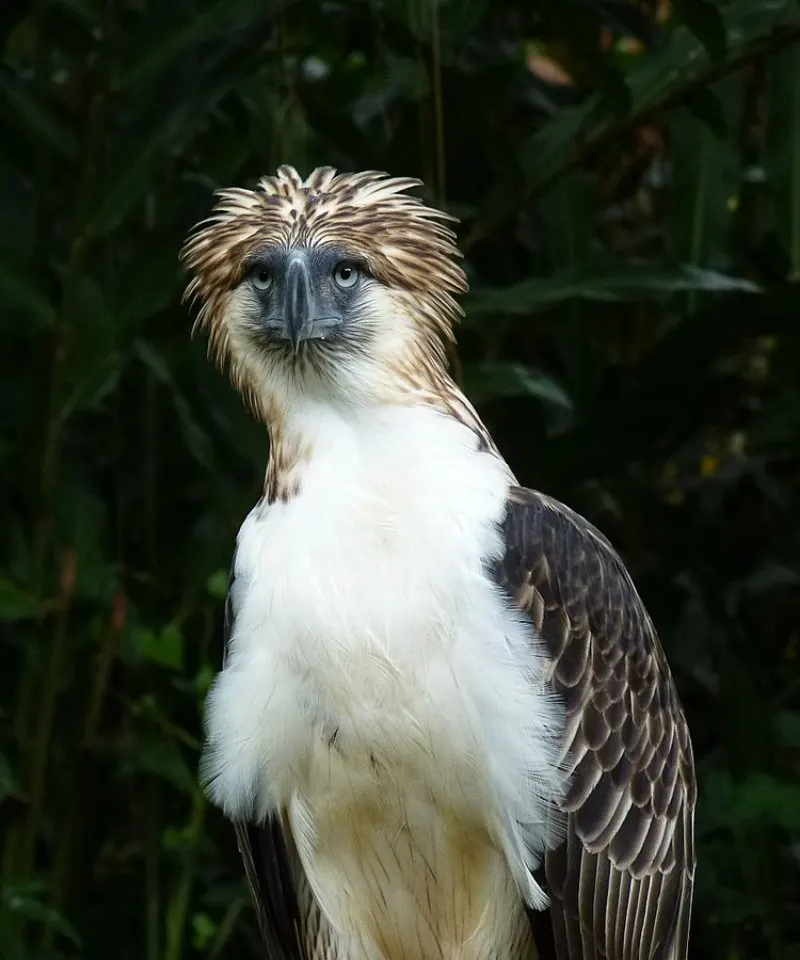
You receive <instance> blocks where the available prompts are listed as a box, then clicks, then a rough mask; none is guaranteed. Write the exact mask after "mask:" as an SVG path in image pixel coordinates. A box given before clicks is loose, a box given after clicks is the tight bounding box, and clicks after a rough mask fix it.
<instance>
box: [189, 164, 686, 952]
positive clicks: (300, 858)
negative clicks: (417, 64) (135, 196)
mask: <svg viewBox="0 0 800 960" xmlns="http://www.w3.org/2000/svg"><path fill="white" fill-rule="evenodd" d="M418 185H419V183H418V181H416V180H411V179H406V178H391V177H388V176H387V175H385V174H381V173H376V172H364V173H355V174H337V173H336V171H335V170H333V169H330V168H327V167H325V168H319V169H317V170H315V171H313V173H311V175H310V176H309V177H308V178H307V179H306V180H303V179H301V177H300V176H299V175H298V174H297V172H296V171H295V170H294V169H293V168H292V167H288V166H283V167H281V168H280V169H279V170H278V171H277V174H276V175H275V176H269V177H265V178H263V179H262V180H261V181H260V182H259V184H258V187H257V189H256V190H253V191H251V190H244V189H229V190H223V191H221V193H220V194H219V198H218V203H217V205H216V207H215V208H214V210H213V213H212V215H211V217H210V218H209V219H208V220H206V221H204V222H202V223H200V224H199V225H198V227H197V228H196V229H195V231H194V232H193V233H192V235H191V236H190V238H189V240H188V241H187V244H186V246H185V248H184V250H183V252H182V257H183V259H184V261H185V264H186V266H187V268H188V270H189V271H190V273H191V275H192V276H191V280H190V282H189V284H188V287H187V291H186V294H187V297H188V298H189V299H192V300H197V301H199V303H200V304H201V307H200V311H199V314H198V318H197V326H199V327H201V328H204V329H205V330H207V331H208V333H209V338H210V348H211V350H212V351H213V353H214V354H215V355H216V357H217V358H218V359H219V360H220V361H221V362H222V363H223V364H224V365H226V366H227V367H228V369H229V370H230V373H231V376H232V379H233V383H234V384H235V386H236V387H237V389H238V390H239V391H240V392H241V393H242V394H243V396H244V397H245V398H246V400H247V402H248V404H249V405H250V406H251V407H252V409H253V410H254V411H255V413H256V415H257V416H258V417H260V418H261V419H262V420H263V422H264V423H265V424H266V427H267V430H268V432H269V440H270V446H269V462H268V465H267V470H266V479H265V484H264V494H263V497H262V499H261V500H260V501H259V502H258V503H257V504H256V506H255V507H254V508H253V510H252V511H251V512H250V514H249V515H248V517H247V518H246V519H245V521H244V523H243V525H242V527H241V530H240V531H239V536H238V540H237V547H236V553H235V556H234V560H233V564H232V569H231V584H230V591H229V594H228V601H227V605H226V617H225V634H226V635H225V657H224V663H223V668H222V670H221V672H220V673H219V675H218V676H217V677H216V679H215V681H214V684H213V686H212V689H211V691H210V694H209V699H208V704H207V715H206V730H207V742H206V747H205V751H204V756H203V766H202V774H203V777H204V781H205V783H206V789H207V790H208V792H209V795H210V797H211V799H212V800H213V801H214V803H216V804H218V805H219V806H220V807H221V808H222V810H223V811H224V813H225V814H226V816H227V817H229V818H230V819H231V820H232V821H233V822H234V825H235V829H236V834H237V837H238V843H239V849H240V851H241V854H242V857H243V860H244V865H245V869H246V873H247V877H248V879H249V882H250V885H251V887H252V892H253V896H254V900H255V904H256V908H257V911H258V917H259V925H260V929H261V933H262V935H263V938H264V941H265V944H266V947H267V955H268V956H269V957H271V958H273V960H439V958H441V960H489V958H497V960H529V958H533V957H535V956H538V957H539V958H540V960H550V958H553V960H600V958H606V960H634V958H636V960H639V958H642V960H645V958H647V960H681V958H685V957H686V955H687V940H688V931H689V920H690V913H691V901H692V885H693V877H694V869H695V854H694V842H693V815H694V805H695V796H696V786H695V779H694V765H693V760H692V749H691V743H690V738H689V733H688V730H687V726H686V722H685V719H684V715H683V712H682V709H681V705H680V702H679V699H678V694H677V692H676V689H675V685H674V683H673V680H672V677H671V675H670V671H669V667H668V665H667V662H666V659H665V656H664V653H663V650H662V647H661V644H660V642H659V640H658V637H657V635H656V632H655V629H654V627H653V624H652V622H651V620H650V617H649V616H648V614H647V612H646V610H645V608H644V606H643V604H642V601H641V599H640V598H639V595H638V594H637V592H636V589H635V587H634V585H633V582H632V581H631V578H630V576H629V575H628V573H627V571H626V569H625V566H624V565H623V563H622V561H621V559H620V558H619V556H618V554H617V553H616V552H615V551H614V549H613V548H612V546H611V545H610V544H609V542H608V540H606V539H605V537H604V536H603V535H602V534H601V533H599V532H598V531H597V530H596V529H595V528H594V527H593V526H592V525H591V524H590V523H588V522H587V521H586V520H584V519H583V518H582V517H580V516H578V515H577V514H576V513H574V512H573V511H572V510H570V509H568V508H567V507H565V506H564V505H562V504H561V503H558V502H557V501H555V500H553V499H551V498H550V497H547V496H545V495H543V494H541V493H537V492H535V491H533V490H529V489H525V488H523V487H522V486H520V485H519V484H518V482H517V480H516V479H515V478H514V476H513V474H512V472H511V470H510V468H509V467H508V465H507V464H506V463H505V461H504V460H503V458H502V456H501V455H500V453H499V452H498V450H497V448H496V446H495V444H494V443H493V441H492V438H491V436H490V435H489V433H488V431H487V430H486V428H485V426H484V425H483V424H482V422H481V420H480V418H479V417H478V414H477V413H476V411H475V410H474V409H473V407H472V406H471V404H470V403H469V402H468V400H467V398H466V397H465V396H464V394H463V393H462V392H461V391H460V389H459V388H458V387H457V385H456V384H455V382H454V381H453V379H451V377H450V375H449V374H448V371H447V362H446V358H447V349H448V344H449V342H450V341H451V340H452V339H453V326H454V323H455V321H456V320H457V318H458V316H459V313H460V309H459V306H458V303H457V300H456V296H457V295H458V294H460V293H463V292H464V291H465V290H466V280H465V276H464V273H463V271H462V269H461V268H460V266H459V265H458V262H457V256H458V251H457V248H456V246H455V239H454V235H453V233H452V231H451V230H450V229H449V228H448V226H447V220H448V219H450V218H448V217H446V216H445V215H444V214H443V213H441V212H439V211H437V210H435V209H432V208H430V207H427V206H425V205H424V204H423V203H422V202H421V201H420V200H419V199H416V198H415V197H414V196H413V195H411V194H409V193H408V192H407V191H408V190H409V189H410V188H413V187H416V186H418Z"/></svg>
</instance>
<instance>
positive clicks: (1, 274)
mask: <svg viewBox="0 0 800 960" xmlns="http://www.w3.org/2000/svg"><path fill="white" fill-rule="evenodd" d="M0 303H2V304H3V305H4V306H5V307H6V309H7V310H10V311H14V312H15V313H19V314H21V316H22V317H23V318H24V319H26V320H32V321H33V324H32V326H31V327H29V328H28V327H26V328H24V329H25V332H26V334H28V335H30V334H31V333H33V332H34V331H35V330H36V329H37V328H39V329H41V328H43V327H49V326H51V325H52V323H53V321H54V319H55V310H54V309H53V306H52V304H51V303H50V301H49V300H48V299H47V297H45V296H44V295H43V294H42V292H41V278H39V280H38V281H37V279H36V278H35V277H34V276H33V275H31V274H30V272H29V271H28V269H27V268H26V267H25V266H23V265H22V264H21V263H19V262H15V260H14V258H12V257H10V256H9V255H8V254H6V253H4V252H2V251H0Z"/></svg>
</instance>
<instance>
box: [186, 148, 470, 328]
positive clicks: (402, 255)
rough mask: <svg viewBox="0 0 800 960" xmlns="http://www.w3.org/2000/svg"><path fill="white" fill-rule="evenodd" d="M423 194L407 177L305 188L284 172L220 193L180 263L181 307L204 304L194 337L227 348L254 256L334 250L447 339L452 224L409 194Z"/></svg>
mask: <svg viewBox="0 0 800 960" xmlns="http://www.w3.org/2000/svg"><path fill="white" fill-rule="evenodd" d="M421 185H422V182H421V181H420V180H416V179H414V178H412V177H390V176H389V175H388V174H387V173H385V172H382V171H377V170H365V171H362V172H359V173H337V171H336V170H335V169H334V168H333V167H317V169H315V170H314V171H312V173H311V174H310V175H309V176H308V177H307V178H306V180H303V179H302V178H301V177H300V175H299V174H298V172H297V170H295V168H294V167H291V166H288V165H282V166H280V167H279V168H278V170H277V172H276V173H275V174H274V175H271V176H265V177H262V178H261V179H260V180H259V181H258V185H257V187H256V189H255V190H246V189H243V188H241V187H230V188H227V189H224V190H220V191H218V192H217V194H216V197H217V202H216V205H215V206H214V208H213V210H212V212H211V215H210V216H209V217H207V218H206V219H205V220H203V221H201V222H200V223H199V224H197V226H196V227H195V228H194V230H192V232H191V233H190V235H189V238H188V240H187V241H186V243H185V245H184V247H183V249H182V250H181V254H180V256H181V260H182V261H183V262H184V264H185V265H186V267H187V269H188V270H189V272H190V273H191V274H192V276H191V279H190V280H189V283H188V285H187V287H186V291H185V293H184V300H189V301H192V302H194V301H198V302H200V303H201V304H202V306H201V309H200V312H199V314H198V316H197V320H196V322H195V329H197V328H207V329H209V331H210V333H211V339H212V341H214V342H215V343H216V344H219V343H221V342H222V341H224V339H225V336H224V331H223V330H222V329H221V328H222V326H223V324H224V315H225V305H226V302H227V299H228V295H229V294H230V291H231V290H232V289H233V288H234V287H236V286H237V285H238V284H239V283H240V282H241V280H242V279H243V277H244V271H245V262H246V258H247V255H248V254H250V253H252V252H253V251H254V250H257V249H259V248H260V247H269V246H278V247H284V248H287V247H293V246H309V247H313V246H322V245H335V246H337V247H342V248H344V249H345V250H347V251H348V252H349V253H350V254H351V255H352V256H354V257H356V258H358V259H361V260H363V261H364V263H365V265H366V267H367V269H368V270H369V272H370V273H371V274H372V275H373V276H374V277H375V278H376V279H377V280H378V281H380V282H381V283H383V284H385V285H387V286H389V287H392V288H394V289H397V290H401V291H405V292H407V293H409V294H411V295H412V299H413V300H414V302H416V303H417V304H418V307H419V310H418V317H419V320H420V322H421V323H423V324H424V325H425V326H426V327H427V328H428V332H430V333H433V334H435V335H436V336H438V337H439V338H442V339H445V340H450V339H452V336H453V330H452V328H453V323H454V322H455V321H456V320H457V319H458V317H459V316H460V314H461V308H460V307H459V305H458V303H457V302H456V300H455V295H457V294H460V293H464V292H465V291H466V289H467V282H466V277H465V275H464V271H463V270H462V269H461V267H460V266H459V265H458V263H457V262H456V260H457V259H458V258H460V256H461V254H460V252H459V250H458V248H457V247H456V243H455V239H456V238H455V234H454V233H453V231H452V230H451V229H450V227H449V226H447V223H448V222H457V220H456V218H455V217H452V216H450V215H449V214H447V213H444V212H443V211H441V210H437V209H435V208H433V207H428V206H426V205H425V204H424V203H423V201H422V200H421V199H420V198H419V197H416V196H413V195H409V194H408V193H407V192H406V191H408V190H410V189H414V188H417V187H419V186H421Z"/></svg>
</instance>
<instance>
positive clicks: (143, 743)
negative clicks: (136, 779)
mask: <svg viewBox="0 0 800 960" xmlns="http://www.w3.org/2000/svg"><path fill="white" fill-rule="evenodd" d="M124 772H125V773H126V774H129V775H130V774H134V773H135V774H137V775H138V774H139V773H149V774H150V775H151V776H155V777H158V778H159V779H161V780H164V781H166V782H167V783H171V784H172V785H173V786H175V787H177V788H178V789H179V790H180V791H181V793H185V794H190V795H191V794H194V792H195V791H196V790H197V780H196V778H195V776H194V774H193V773H192V771H191V770H190V769H189V767H188V765H187V763H186V761H185V760H184V759H183V754H182V753H181V751H180V749H179V747H178V745H177V743H175V741H173V740H169V739H166V738H165V737H156V736H153V735H150V734H145V735H140V736H139V738H138V740H137V743H136V752H135V754H134V755H133V756H132V757H130V758H129V760H128V763H127V764H126V767H125V768H124Z"/></svg>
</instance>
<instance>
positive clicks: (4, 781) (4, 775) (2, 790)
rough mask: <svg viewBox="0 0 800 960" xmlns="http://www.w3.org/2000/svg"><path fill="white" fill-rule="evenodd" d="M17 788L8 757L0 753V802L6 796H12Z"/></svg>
mask: <svg viewBox="0 0 800 960" xmlns="http://www.w3.org/2000/svg"><path fill="white" fill-rule="evenodd" d="M18 789H19V788H18V785H17V778H16V777H15V776H14V772H13V770H12V769H11V764H10V763H9V762H8V758H7V757H6V756H4V755H3V754H2V753H0V803H2V802H3V800H5V799H6V797H11V796H13V795H14V794H15V793H16V792H17V790H18Z"/></svg>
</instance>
